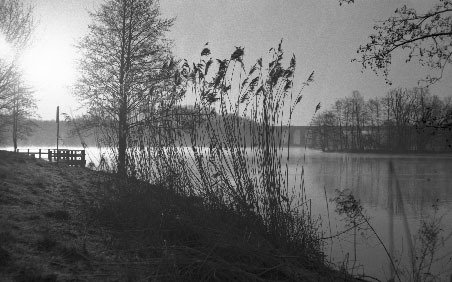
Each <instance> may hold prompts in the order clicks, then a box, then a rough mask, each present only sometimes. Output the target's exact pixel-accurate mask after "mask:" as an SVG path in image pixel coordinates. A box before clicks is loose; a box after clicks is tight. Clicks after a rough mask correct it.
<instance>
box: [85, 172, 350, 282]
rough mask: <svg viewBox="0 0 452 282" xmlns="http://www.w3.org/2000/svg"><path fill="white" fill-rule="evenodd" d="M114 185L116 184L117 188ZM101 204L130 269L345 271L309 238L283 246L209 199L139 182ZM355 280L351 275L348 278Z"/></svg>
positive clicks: (279, 274) (192, 273) (257, 276)
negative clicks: (333, 266)
mask: <svg viewBox="0 0 452 282" xmlns="http://www.w3.org/2000/svg"><path fill="white" fill-rule="evenodd" d="M110 191H111V190H110ZM107 199H108V200H102V202H101V203H99V206H98V208H96V209H93V217H95V218H98V219H99V221H100V222H99V224H100V225H101V226H102V225H103V226H108V228H109V229H111V230H113V234H114V237H113V240H112V241H111V245H112V246H113V247H114V248H116V249H118V251H120V252H121V253H122V254H123V255H125V256H126V257H127V259H126V261H127V262H126V263H125V266H127V267H126V269H131V268H133V273H134V275H135V276H136V277H137V278H139V279H138V280H143V279H145V278H146V279H151V280H152V279H156V280H162V281H182V280H184V281H231V280H234V281H331V280H335V279H338V280H341V279H343V278H344V277H341V275H343V274H340V273H338V272H335V271H332V270H331V269H330V268H328V267H327V266H325V264H324V262H323V257H322V255H321V253H317V254H315V253H313V252H312V250H306V249H305V246H304V245H303V244H300V245H292V246H291V247H292V248H291V249H284V248H279V247H278V246H277V245H275V244H274V243H272V242H271V241H270V240H269V239H268V238H267V236H266V234H267V233H266V226H265V225H264V224H263V223H262V221H261V220H260V219H259V218H258V217H256V218H255V220H250V217H244V216H243V215H241V214H240V213H238V212H237V211H235V210H234V209H232V208H227V207H224V208H222V209H212V208H210V207H207V206H205V205H203V201H202V198H200V197H197V196H192V197H186V196H181V195H178V194H176V193H174V192H171V191H170V190H168V189H166V188H164V187H162V186H159V185H151V184H146V183H140V182H138V181H134V182H132V183H128V184H124V185H118V186H116V188H115V189H114V192H112V193H111V194H109V197H107ZM347 278H348V279H350V277H349V276H347V275H345V279H347Z"/></svg>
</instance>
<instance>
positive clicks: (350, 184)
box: [293, 150, 452, 280]
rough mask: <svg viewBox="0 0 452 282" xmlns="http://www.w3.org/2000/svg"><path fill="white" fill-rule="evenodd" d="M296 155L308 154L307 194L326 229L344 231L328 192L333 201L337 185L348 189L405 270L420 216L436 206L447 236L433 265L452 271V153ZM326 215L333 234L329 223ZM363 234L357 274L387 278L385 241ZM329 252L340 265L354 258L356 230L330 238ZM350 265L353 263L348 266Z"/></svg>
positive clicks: (444, 274) (439, 270) (443, 272)
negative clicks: (328, 207)
mask: <svg viewBox="0 0 452 282" xmlns="http://www.w3.org/2000/svg"><path fill="white" fill-rule="evenodd" d="M293 155H294V159H295V155H298V156H302V155H304V161H302V162H301V164H302V165H303V166H304V168H305V183H306V189H307V190H308V191H309V193H310V194H309V195H308V196H311V198H313V206H314V209H315V212H316V213H317V214H318V215H319V216H320V217H321V218H322V219H324V220H323V221H324V224H323V230H324V232H325V233H327V234H329V233H332V234H335V233H337V232H340V231H341V230H344V229H345V224H344V222H343V221H342V220H341V219H342V218H341V217H340V216H339V215H338V214H337V213H335V212H334V204H333V203H330V205H329V206H330V209H329V211H328V210H327V206H326V200H327V199H325V194H324V191H326V194H327V198H328V199H331V198H334V197H335V196H336V194H337V193H336V189H337V190H343V189H349V190H351V192H352V193H353V195H354V196H355V197H356V198H358V199H359V200H360V201H361V203H362V204H363V206H364V209H365V212H366V214H367V215H368V216H369V217H370V218H371V220H370V222H371V224H372V225H373V227H374V228H375V229H376V230H377V232H378V233H379V235H380V237H381V238H382V240H383V242H384V243H385V245H386V246H390V245H392V244H393V245H394V257H395V258H396V259H397V261H398V262H399V267H400V268H401V269H402V268H403V269H405V271H406V272H407V273H408V272H410V256H409V250H410V247H409V245H410V244H409V243H408V242H410V241H413V240H412V239H413V237H414V235H415V234H416V232H417V230H418V229H419V225H420V222H421V220H422V219H425V218H427V217H428V215H430V214H431V213H432V211H433V208H432V206H433V205H436V206H437V207H438V213H439V214H440V215H442V216H443V218H442V227H443V233H442V234H443V237H444V242H442V246H441V247H440V250H439V251H438V253H437V254H436V257H438V258H439V257H442V256H443V257H444V258H443V259H442V260H441V261H437V262H436V263H435V265H434V267H433V269H432V273H436V274H439V275H441V276H440V278H442V279H447V277H448V276H449V275H450V274H452V265H451V264H450V259H451V258H452V242H451V239H450V238H447V237H448V235H449V234H450V233H451V232H452V228H451V226H450V222H452V156H444V155H418V156H410V155H371V154H339V153H321V152H316V151H310V150H298V151H297V150H294V151H293ZM391 162H392V164H393V171H391V169H390V163H391ZM293 166H295V161H293ZM328 212H329V214H328ZM328 215H329V218H330V221H331V222H330V224H331V226H332V231H331V232H330V230H329V228H326V227H327V226H328V224H325V220H326V219H327V218H328ZM391 222H392V224H391ZM391 226H392V227H391ZM391 228H393V230H391ZM408 234H410V235H411V236H410V235H408ZM361 235H362V236H359V239H358V241H357V245H358V246H359V247H358V250H357V259H358V263H359V265H361V267H360V268H359V269H355V270H354V272H355V273H356V272H365V273H366V274H369V275H372V276H374V277H377V278H379V279H383V280H385V279H388V278H389V277H390V276H391V275H390V268H389V261H388V259H387V255H386V253H385V252H384V249H383V248H382V247H381V244H379V242H378V241H377V240H376V238H375V236H373V235H372V234H369V232H364V233H363V234H361ZM449 237H450V236H449ZM412 244H413V245H414V246H413V248H416V247H417V248H418V247H419V242H416V241H413V243H412ZM416 244H417V245H416ZM326 250H327V251H328V252H329V254H330V255H331V259H332V261H333V262H334V263H336V264H341V263H343V262H344V260H346V259H347V257H349V258H351V257H353V255H354V254H353V252H354V248H353V237H352V232H349V234H348V235H346V236H342V238H341V239H340V240H335V241H334V242H330V241H329V242H327V247H326ZM351 264H352V263H351V262H349V267H350V265H351ZM405 279H407V280H409V278H407V277H405Z"/></svg>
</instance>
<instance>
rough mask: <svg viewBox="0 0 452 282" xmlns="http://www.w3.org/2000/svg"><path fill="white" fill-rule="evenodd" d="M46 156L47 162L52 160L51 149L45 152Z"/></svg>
mask: <svg viewBox="0 0 452 282" xmlns="http://www.w3.org/2000/svg"><path fill="white" fill-rule="evenodd" d="M47 157H48V158H49V162H52V151H51V150H50V149H49V151H48V152H47Z"/></svg>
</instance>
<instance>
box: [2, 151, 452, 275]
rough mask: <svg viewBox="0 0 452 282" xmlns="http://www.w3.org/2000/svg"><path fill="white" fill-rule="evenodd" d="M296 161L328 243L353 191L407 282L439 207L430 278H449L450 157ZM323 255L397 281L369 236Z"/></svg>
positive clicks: (311, 156)
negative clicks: (340, 200)
mask: <svg viewBox="0 0 452 282" xmlns="http://www.w3.org/2000/svg"><path fill="white" fill-rule="evenodd" d="M6 149H10V150H11V148H6ZM30 149H33V151H34V150H35V149H36V148H30ZM69 149H70V148H69ZM73 149H80V148H73ZM290 156H291V157H290V161H289V166H288V168H289V173H290V174H291V175H292V176H295V175H296V174H298V175H299V174H300V170H301V167H303V168H304V181H305V189H306V192H307V197H308V198H310V199H311V201H312V213H313V215H314V216H315V217H320V219H321V222H322V226H321V230H322V232H323V237H329V236H331V235H334V234H337V233H340V232H342V231H343V230H346V229H347V228H348V227H347V225H346V222H345V221H344V220H343V219H344V218H343V217H342V216H340V215H339V214H338V213H337V212H335V203H334V202H331V199H333V198H334V197H336V196H337V190H345V189H348V190H350V191H351V192H352V193H353V195H354V196H355V197H356V198H357V199H359V200H360V202H361V204H362V206H363V208H364V210H363V212H364V213H365V214H366V215H367V216H368V218H369V223H370V224H371V225H372V227H373V228H374V230H375V231H376V233H377V234H378V236H379V237H380V238H381V240H382V242H383V243H384V244H385V246H386V248H387V249H388V252H390V253H392V254H393V258H394V261H395V264H396V265H397V268H398V269H399V270H400V271H403V272H405V274H406V275H405V276H404V280H407V281H408V280H409V278H408V277H409V276H407V275H408V274H409V273H410V272H411V271H412V270H411V264H410V249H411V250H413V252H415V250H420V248H421V243H420V242H419V240H414V239H413V240H412V241H413V242H412V244H411V245H412V246H413V247H412V248H410V247H409V245H410V244H409V240H408V239H409V238H410V237H411V238H414V237H415V235H416V233H417V232H418V230H419V227H420V224H421V221H422V220H423V219H424V220H430V218H431V216H432V215H434V214H435V213H434V211H435V208H434V207H436V216H437V217H441V228H442V230H441V233H440V240H439V242H438V250H437V251H436V253H435V259H434V261H433V267H432V269H431V270H430V273H432V275H437V276H438V279H441V280H447V279H448V277H450V275H451V274H452V264H451V259H452V238H451V237H452V156H451V155H436V154H435V155H433V154H432V155H429V154H425V155H421V154H419V155H403V154H401V155H389V154H356V153H353V154H351V153H323V152H320V151H315V150H309V149H302V148H294V149H291V154H290ZM99 159H100V158H99V151H98V149H97V148H92V149H89V150H88V151H87V162H88V163H89V162H90V161H92V162H93V163H98V161H99ZM390 163H392V166H393V169H392V170H391V169H390ZM362 227H365V225H362ZM354 234H356V239H355V236H354ZM409 234H411V235H409ZM355 246H356V247H355ZM355 250H356V251H355ZM325 253H326V254H327V256H328V260H330V261H331V263H332V264H334V265H336V266H338V267H340V266H343V267H346V268H347V269H348V270H349V271H350V272H353V273H355V274H359V273H365V274H366V275H370V276H373V277H376V278H378V279H380V280H387V279H388V278H389V277H391V267H390V262H389V260H388V256H387V255H386V252H385V250H384V248H383V246H382V245H381V243H380V242H379V241H378V239H377V238H376V236H375V234H373V232H372V230H370V229H369V228H367V229H366V230H362V229H357V230H356V232H355V230H354V229H351V230H350V231H348V232H346V233H344V234H342V235H341V236H338V237H335V238H334V239H333V240H328V239H326V240H325ZM355 256H356V262H355Z"/></svg>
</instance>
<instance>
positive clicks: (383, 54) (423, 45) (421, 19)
mask: <svg viewBox="0 0 452 282" xmlns="http://www.w3.org/2000/svg"><path fill="white" fill-rule="evenodd" d="M353 2H354V0H339V3H340V4H342V3H353ZM374 30H375V32H374V33H373V34H371V35H370V36H369V42H368V43H367V44H364V45H361V46H360V47H359V49H358V52H359V53H360V54H361V58H360V59H357V61H359V62H361V63H362V65H363V67H364V68H370V69H372V70H373V71H374V72H376V73H381V72H382V73H383V74H384V76H385V77H386V80H387V82H388V83H391V81H390V80H389V79H388V74H389V66H390V64H391V61H392V54H393V53H394V51H396V50H400V49H401V50H405V51H407V52H406V62H409V61H411V60H414V59H417V60H418V62H419V63H420V64H421V65H423V66H427V67H430V68H432V69H433V70H436V71H437V73H436V74H435V75H428V76H427V77H426V78H425V79H422V80H424V81H426V82H427V83H429V84H431V83H435V82H437V81H438V80H440V79H441V78H442V76H443V72H444V69H445V67H446V66H447V65H449V64H451V63H452V57H451V56H452V0H439V1H438V2H437V3H436V4H434V5H433V6H432V8H431V9H430V10H429V11H427V12H426V13H418V12H417V11H416V10H415V9H412V8H408V7H407V6H406V5H405V6H403V7H400V8H398V9H396V10H395V12H394V15H393V16H392V17H390V18H388V19H386V20H384V21H382V22H378V23H377V24H375V26H374Z"/></svg>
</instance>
